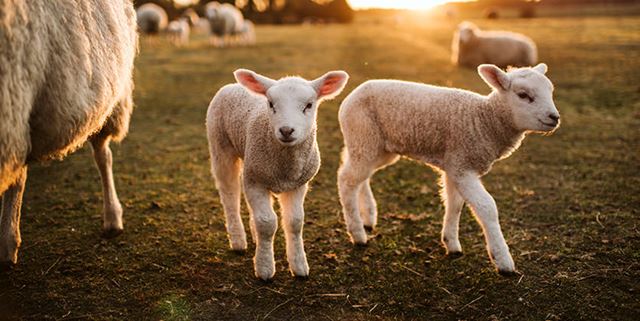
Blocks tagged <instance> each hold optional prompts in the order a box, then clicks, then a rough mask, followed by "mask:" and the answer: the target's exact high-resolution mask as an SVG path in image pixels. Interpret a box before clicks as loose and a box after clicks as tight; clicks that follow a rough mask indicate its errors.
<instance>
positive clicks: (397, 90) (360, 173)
mask: <svg viewBox="0 0 640 321" xmlns="http://www.w3.org/2000/svg"><path fill="white" fill-rule="evenodd" d="M546 71H547V66H546V65H545V64H539V65H537V66H536V67H534V68H521V69H514V70H510V71H509V72H507V73H505V72H504V71H502V70H501V69H499V68H498V67H496V66H494V65H481V66H479V67H478V72H479V74H480V76H482V78H483V79H484V81H485V82H487V84H489V86H491V87H492V88H493V91H492V93H491V94H489V95H488V96H481V95H479V94H476V93H474V92H470V91H466V90H462V89H453V88H444V87H435V86H429V85H424V84H418V83H411V82H403V81H397V80H372V81H367V82H365V83H364V84H362V85H360V86H359V87H358V88H356V89H355V90H354V91H353V92H352V93H351V94H349V96H348V97H347V98H346V99H345V100H344V102H343V103H342V105H341V106H340V113H339V119H340V126H341V129H342V133H343V135H344V142H345V150H344V152H343V163H342V165H341V167H340V169H339V171H338V189H339V191H340V201H341V203H342V206H343V212H344V219H345V222H346V225H347V229H348V232H349V234H350V236H351V239H352V241H353V242H354V243H356V244H366V242H367V234H366V232H365V227H369V228H373V227H374V226H375V225H376V221H377V210H376V201H375V199H374V197H373V193H372V192H371V186H370V185H369V179H370V177H371V175H373V173H374V172H375V171H377V170H379V169H381V168H383V167H385V166H388V165H390V164H393V163H394V162H395V161H397V160H398V158H399V157H400V156H406V157H410V158H413V159H415V160H418V161H421V162H424V163H426V164H428V165H430V166H432V167H433V168H435V169H436V170H438V171H439V172H441V173H442V183H443V192H442V198H443V200H444V203H445V208H446V212H445V216H444V225H443V229H442V242H443V243H444V246H445V247H446V249H447V253H449V254H453V253H459V252H461V251H462V249H461V247H460V242H459V241H458V222H459V217H460V211H461V209H462V206H463V204H464V202H465V201H466V202H467V203H468V204H469V205H470V207H471V209H472V210H473V212H474V214H475V217H476V219H477V220H478V222H479V223H480V225H481V227H482V230H483V232H484V235H485V239H486V243H487V249H488V251H489V255H490V257H491V259H492V260H493V262H494V264H495V265H496V267H497V269H498V271H500V272H503V273H510V272H514V271H515V266H514V263H513V259H512V258H511V255H510V254H509V248H508V246H507V243H506V242H505V240H504V237H503V236H502V231H501V229H500V223H499V222H498V210H497V207H496V204H495V201H494V200H493V198H492V197H491V195H489V193H488V192H487V191H486V190H485V188H484V186H483V185H482V182H481V181H480V177H481V176H483V175H485V174H486V173H488V172H489V170H490V169H491V166H492V164H493V163H494V162H496V161H497V160H500V159H503V158H505V157H507V156H509V155H510V154H511V153H512V152H513V151H514V150H516V149H517V148H518V146H519V145H520V142H521V141H522V139H523V138H524V137H525V135H526V134H527V133H530V132H544V133H547V132H551V131H553V130H555V129H556V128H557V127H558V125H559V119H560V115H559V114H558V110H557V109H556V107H555V105H554V103H553V97H552V94H553V85H552V83H551V81H549V79H548V78H547V77H546V76H545V75H544V74H545V73H546ZM363 222H364V224H363Z"/></svg>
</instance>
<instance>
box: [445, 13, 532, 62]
mask: <svg viewBox="0 0 640 321" xmlns="http://www.w3.org/2000/svg"><path fill="white" fill-rule="evenodd" d="M451 47H452V48H451V49H452V54H451V61H452V62H453V63H454V64H457V65H461V66H466V67H470V68H476V67H478V65H481V64H494V65H497V66H500V67H507V66H517V67H525V66H533V65H535V64H536V62H537V61H538V49H537V48H536V44H535V43H534V42H533V40H531V39H530V38H528V37H527V36H524V35H522V34H518V33H513V32H508V31H481V30H480V29H479V28H478V27H477V26H476V25H474V24H473V23H470V22H463V23H461V24H460V25H458V30H457V31H456V32H455V33H454V36H453V42H452V46H451Z"/></svg>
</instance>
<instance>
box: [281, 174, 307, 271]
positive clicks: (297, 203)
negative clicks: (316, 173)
mask: <svg viewBox="0 0 640 321" xmlns="http://www.w3.org/2000/svg"><path fill="white" fill-rule="evenodd" d="M306 193H307V185H306V184H305V185H303V186H300V187H299V188H297V189H295V190H293V191H289V192H285V193H282V194H280V197H279V200H280V207H281V208H282V227H283V229H284V233H285V238H286V242H287V261H288V262H289V270H290V271H291V273H292V274H293V275H295V276H300V277H306V276H309V264H307V255H306V254H305V253H304V241H303V239H302V227H303V226H304V196H305V194H306Z"/></svg>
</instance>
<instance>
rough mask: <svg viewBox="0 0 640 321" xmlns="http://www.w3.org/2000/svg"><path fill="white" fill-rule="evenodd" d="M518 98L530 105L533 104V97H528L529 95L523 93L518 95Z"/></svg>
mask: <svg viewBox="0 0 640 321" xmlns="http://www.w3.org/2000/svg"><path fill="white" fill-rule="evenodd" d="M518 97H520V99H524V100H528V101H529V102H530V103H532V102H533V97H531V96H529V94H527V93H525V92H521V93H518Z"/></svg>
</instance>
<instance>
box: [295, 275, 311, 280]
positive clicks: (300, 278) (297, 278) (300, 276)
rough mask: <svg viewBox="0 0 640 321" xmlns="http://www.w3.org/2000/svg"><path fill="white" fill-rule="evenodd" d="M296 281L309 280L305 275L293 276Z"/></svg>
mask: <svg viewBox="0 0 640 321" xmlns="http://www.w3.org/2000/svg"><path fill="white" fill-rule="evenodd" d="M293 277H294V278H295V279H296V280H298V281H306V280H308V279H309V274H306V275H294V276H293Z"/></svg>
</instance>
